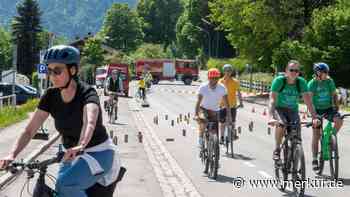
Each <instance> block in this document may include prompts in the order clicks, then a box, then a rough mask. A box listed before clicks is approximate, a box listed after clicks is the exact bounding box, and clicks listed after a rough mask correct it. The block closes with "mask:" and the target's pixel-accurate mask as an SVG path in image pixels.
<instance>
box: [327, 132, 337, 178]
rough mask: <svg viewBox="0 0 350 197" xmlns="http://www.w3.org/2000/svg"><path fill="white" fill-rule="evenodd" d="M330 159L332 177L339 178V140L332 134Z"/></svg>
mask: <svg viewBox="0 0 350 197" xmlns="http://www.w3.org/2000/svg"><path fill="white" fill-rule="evenodd" d="M329 145H330V148H329V150H330V156H331V157H330V159H329V168H330V173H331V179H333V180H337V179H338V173H339V155H338V142H337V137H336V135H334V134H333V135H332V136H331V141H330V144H329Z"/></svg>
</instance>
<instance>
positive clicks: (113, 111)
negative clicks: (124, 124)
mask: <svg viewBox="0 0 350 197" xmlns="http://www.w3.org/2000/svg"><path fill="white" fill-rule="evenodd" d="M111 94H112V95H113V99H112V100H111V101H110V102H109V103H108V104H107V114H108V118H109V123H111V124H112V123H113V122H114V120H115V119H117V118H116V117H117V115H118V96H117V94H116V93H111Z"/></svg>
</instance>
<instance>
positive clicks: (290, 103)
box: [268, 60, 316, 160]
mask: <svg viewBox="0 0 350 197" xmlns="http://www.w3.org/2000/svg"><path fill="white" fill-rule="evenodd" d="M299 72H300V63H299V62H298V61H296V60H291V61H289V62H288V64H287V66H286V69H285V75H284V76H278V77H276V78H275V79H274V80H273V81H272V84H271V91H270V100H269V121H268V124H269V125H271V126H275V141H276V147H275V150H274V151H273V159H274V160H279V159H280V152H281V149H280V146H281V143H282V139H283V136H284V128H283V127H282V126H281V124H279V123H297V124H298V125H299V127H298V132H299V135H300V130H301V128H300V124H299V123H300V117H299V108H298V104H299V98H300V96H302V98H303V100H304V102H305V104H306V105H307V107H308V109H309V111H310V112H311V115H312V117H313V118H316V112H315V110H314V108H313V106H312V102H311V97H310V94H309V92H308V88H307V83H306V81H305V79H304V78H302V77H300V76H299Z"/></svg>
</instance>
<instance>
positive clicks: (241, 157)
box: [230, 154, 255, 161]
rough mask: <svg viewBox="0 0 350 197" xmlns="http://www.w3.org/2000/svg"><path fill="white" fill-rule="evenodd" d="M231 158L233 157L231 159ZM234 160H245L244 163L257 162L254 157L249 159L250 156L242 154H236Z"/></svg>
mask: <svg viewBox="0 0 350 197" xmlns="http://www.w3.org/2000/svg"><path fill="white" fill-rule="evenodd" d="M230 158H231V157H230ZM232 159H236V160H244V161H252V160H255V158H253V157H249V156H245V155H242V154H234V157H233V158H232Z"/></svg>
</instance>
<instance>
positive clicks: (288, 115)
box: [275, 107, 301, 136]
mask: <svg viewBox="0 0 350 197" xmlns="http://www.w3.org/2000/svg"><path fill="white" fill-rule="evenodd" d="M275 116H276V118H277V121H278V122H280V123H285V124H288V123H295V124H296V125H297V130H298V135H299V136H300V131H301V127H300V117H299V112H298V111H295V110H292V109H289V108H284V107H276V114H275Z"/></svg>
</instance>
